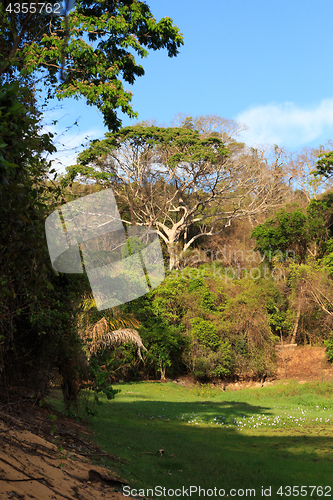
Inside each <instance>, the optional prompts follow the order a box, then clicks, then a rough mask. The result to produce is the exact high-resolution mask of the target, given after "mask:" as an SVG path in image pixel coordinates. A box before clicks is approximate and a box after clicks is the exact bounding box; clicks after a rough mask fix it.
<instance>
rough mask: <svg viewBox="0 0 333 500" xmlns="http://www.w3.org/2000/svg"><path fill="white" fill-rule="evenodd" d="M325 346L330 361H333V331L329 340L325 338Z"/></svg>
mask: <svg viewBox="0 0 333 500" xmlns="http://www.w3.org/2000/svg"><path fill="white" fill-rule="evenodd" d="M324 346H325V347H326V357H327V359H328V361H329V362H330V363H333V332H330V336H329V338H328V339H327V340H324Z"/></svg>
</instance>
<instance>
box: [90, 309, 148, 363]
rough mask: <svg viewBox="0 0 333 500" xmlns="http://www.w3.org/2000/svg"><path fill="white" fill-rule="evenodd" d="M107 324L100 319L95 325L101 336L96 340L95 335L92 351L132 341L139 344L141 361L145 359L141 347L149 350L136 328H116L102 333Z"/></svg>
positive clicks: (138, 351)
mask: <svg viewBox="0 0 333 500" xmlns="http://www.w3.org/2000/svg"><path fill="white" fill-rule="evenodd" d="M103 319H105V318H103ZM105 324H106V325H107V323H106V321H105V322H102V320H100V321H99V322H98V323H96V325H95V326H94V329H96V330H95V332H97V334H98V335H100V336H99V339H98V340H96V337H95V339H94V337H93V343H92V345H91V352H93V353H95V352H96V351H97V350H98V349H99V348H100V347H107V346H110V345H116V344H124V343H132V344H135V345H136V346H137V348H138V350H137V353H138V356H139V358H140V359H141V361H143V359H142V356H141V349H143V350H144V351H147V349H146V348H145V346H144V345H143V343H142V340H141V337H140V335H139V333H138V332H137V331H136V330H133V329H132V328H126V329H123V330H114V331H113V332H108V333H104V334H102V332H103V331H104V329H105ZM96 327H97V328H96ZM94 329H93V330H94Z"/></svg>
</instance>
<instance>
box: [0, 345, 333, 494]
mask: <svg viewBox="0 0 333 500" xmlns="http://www.w3.org/2000/svg"><path fill="white" fill-rule="evenodd" d="M276 355H277V371H276V376H275V377H272V378H271V379H269V380H265V381H261V382H245V381H243V382H238V383H235V384H228V388H230V389H241V388H242V387H245V386H255V385H261V386H262V385H267V384H273V383H275V382H277V381H279V380H284V379H295V380H298V381H299V383H305V382H307V381H315V380H318V381H331V380H332V381H333V367H332V366H331V365H329V363H328V362H327V360H326V358H325V349H324V348H322V347H301V346H297V347H286V348H284V349H283V350H280V349H279V350H277V353H276ZM193 382H194V381H193V380H192V379H189V378H187V379H185V378H183V379H179V380H178V383H180V384H181V385H185V386H189V385H191V384H193ZM2 409H3V408H0V500H7V499H8V498H13V499H21V500H28V499H31V500H63V499H67V500H102V499H115V500H120V499H122V500H123V499H124V496H123V495H122V493H121V488H122V485H123V484H127V481H126V479H123V478H119V477H117V476H116V474H115V473H114V472H113V471H112V470H110V469H109V468H103V467H101V466H99V465H96V462H97V461H98V460H101V459H102V458H108V459H110V460H112V461H114V462H117V461H121V460H122V459H121V458H120V457H117V456H115V455H111V454H107V453H105V452H104V451H103V450H100V449H99V448H98V447H96V446H94V445H92V444H90V442H89V437H91V433H90V432H89V431H88V430H87V428H86V427H84V426H83V425H81V424H79V423H77V422H75V421H73V420H70V419H66V418H65V417H64V416H63V415H61V414H59V413H57V412H55V411H54V410H51V409H50V408H41V407H39V406H37V405H35V406H33V405H32V404H31V403H29V404H28V403H24V404H23V403H21V404H20V405H19V406H18V407H17V408H16V409H15V407H13V408H12V409H11V411H10V413H9V412H8V411H7V412H6V413H5V412H2V411H1V410H2ZM7 410H8V409H7ZM52 415H54V416H56V420H55V419H54V416H53V417H52ZM136 498H138V497H136Z"/></svg>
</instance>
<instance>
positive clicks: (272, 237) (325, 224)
mask: <svg viewBox="0 0 333 500" xmlns="http://www.w3.org/2000/svg"><path fill="white" fill-rule="evenodd" d="M332 201H333V200H330V197H328V198H327V201H317V200H312V201H311V203H310V204H309V205H308V207H307V210H306V213H304V212H303V210H301V209H300V208H299V207H298V206H297V205H289V206H287V207H286V208H282V209H281V210H279V211H278V212H277V213H276V214H274V215H273V217H271V218H269V219H267V220H266V221H265V222H264V223H263V224H259V225H258V226H257V227H255V228H254V229H253V231H252V233H251V238H256V250H259V252H261V253H262V254H263V255H264V256H265V257H266V258H268V259H269V260H272V257H274V256H275V257H276V258H279V260H280V261H282V260H288V259H289V258H292V259H295V258H298V259H299V261H300V262H304V261H305V259H306V257H307V255H311V256H312V257H315V258H317V259H318V258H322V257H323V255H324V254H325V252H326V246H327V242H328V241H329V239H330V230H329V226H330V217H331V209H330V205H331V204H332Z"/></svg>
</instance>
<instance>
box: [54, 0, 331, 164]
mask: <svg viewBox="0 0 333 500" xmlns="http://www.w3.org/2000/svg"><path fill="white" fill-rule="evenodd" d="M147 3H148V5H149V6H150V8H151V11H152V13H153V15H154V16H155V18H156V19H157V20H159V19H160V18H161V17H165V16H168V17H171V18H172V19H173V22H174V23H175V24H176V25H177V26H178V27H179V29H180V31H181V32H182V33H183V35H184V46H183V47H181V49H180V53H179V55H178V56H177V57H176V58H168V56H167V53H166V51H164V50H161V51H156V52H154V51H151V52H150V54H149V56H148V57H147V58H146V59H143V60H142V62H141V64H142V65H143V67H144V68H145V75H144V76H143V77H140V78H138V79H137V80H136V82H135V83H134V85H132V86H131V85H127V84H126V86H125V88H128V90H131V91H132V92H133V100H132V104H133V108H134V110H135V111H137V112H138V113H139V116H138V119H139V120H140V121H141V120H148V119H152V118H155V119H156V120H157V122H158V123H159V124H164V125H170V122H171V120H172V118H173V117H174V116H175V115H176V114H177V113H179V112H182V113H187V114H190V115H192V116H197V115H205V114H216V115H219V116H222V117H224V118H229V119H230V118H232V119H235V120H236V121H238V122H241V123H244V124H246V125H247V127H248V130H247V131H245V132H243V133H242V134H241V135H240V139H241V140H243V141H244V142H246V143H247V144H249V145H251V146H255V145H268V144H278V145H279V146H283V147H285V148H287V149H288V150H290V151H295V150H298V149H301V148H302V147H304V146H309V147H315V146H318V145H319V144H324V143H325V142H326V141H327V140H328V139H333V79H332V76H333V75H332V73H333V69H332V68H333V64H332V62H333V55H332V48H333V40H332V18H333V2H332V1H331V0H321V1H320V2H318V3H315V2H313V1H311V2H310V1H308V0H302V1H301V0H293V1H290V0H279V2H268V1H267V0H251V1H250V0H241V1H237V0H207V2H202V0H200V1H199V0H147ZM60 105H61V106H63V108H62V109H59V110H57V111H55V110H53V111H51V112H50V113H49V114H48V115H46V122H47V121H48V120H50V119H51V118H59V122H58V124H57V126H56V127H52V130H54V131H56V132H63V135H62V137H61V138H60V143H59V144H61V143H64V144H65V147H66V148H70V147H76V146H77V147H79V145H80V144H81V143H82V142H83V141H84V140H85V137H88V138H89V139H95V138H102V137H103V134H104V133H105V132H106V131H107V130H106V129H105V128H104V126H103V118H102V116H101V114H100V113H99V112H98V111H97V110H96V109H93V108H91V107H88V106H87V105H86V104H85V103H84V101H83V100H80V101H79V102H77V101H74V100H66V101H62V102H61V103H60ZM120 116H123V115H121V114H120ZM76 119H79V122H78V123H79V126H78V127H74V128H72V129H70V130H69V131H67V132H65V130H66V127H67V126H69V125H71V124H72V123H73V122H74V121H75V120H76ZM132 124H134V121H133V120H130V119H129V118H128V117H126V116H123V125H124V126H127V125H132ZM61 148H62V147H61V146H60V145H59V149H61ZM79 149H80V148H79ZM57 157H58V159H59V161H60V162H61V163H62V164H63V165H65V164H71V163H74V160H75V154H74V153H73V152H67V153H65V154H63V155H62V156H61V153H58V155H57ZM57 166H58V167H59V166H60V164H58V163H57ZM60 170H63V168H61V167H60Z"/></svg>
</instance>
